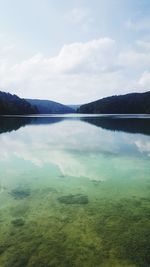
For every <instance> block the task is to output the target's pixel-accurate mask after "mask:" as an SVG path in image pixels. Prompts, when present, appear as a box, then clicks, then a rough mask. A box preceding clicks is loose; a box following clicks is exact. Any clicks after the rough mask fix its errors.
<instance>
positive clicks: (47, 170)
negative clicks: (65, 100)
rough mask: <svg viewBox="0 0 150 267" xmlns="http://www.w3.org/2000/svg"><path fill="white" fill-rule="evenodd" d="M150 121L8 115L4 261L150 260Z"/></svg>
mask: <svg viewBox="0 0 150 267" xmlns="http://www.w3.org/2000/svg"><path fill="white" fill-rule="evenodd" d="M149 219H150V117H148V116H137V117H135V116H88V115H87V116H86V115H85V116H81V115H78V116H75V115H70V116H63V115H62V116H45V117H42V116H41V117H5V118H2V117H1V118H0V267H25V266H27V267H31V266H35V267H99V266H100V267H137V266H139V267H148V266H150V259H149V249H150V243H149V242H150V220H149Z"/></svg>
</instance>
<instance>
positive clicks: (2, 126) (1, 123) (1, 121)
mask: <svg viewBox="0 0 150 267" xmlns="http://www.w3.org/2000/svg"><path fill="white" fill-rule="evenodd" d="M63 119H64V118H61V117H56V118H55V117H51V118H50V117H0V134H1V133H5V132H11V131H13V130H15V131H17V130H18V129H19V128H21V127H24V126H25V125H29V124H30V125H32V124H34V125H35V124H52V123H57V122H60V121H61V120H63Z"/></svg>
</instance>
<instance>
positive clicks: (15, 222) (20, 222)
mask: <svg viewBox="0 0 150 267" xmlns="http://www.w3.org/2000/svg"><path fill="white" fill-rule="evenodd" d="M11 224H12V225H13V226H15V227H20V226H23V225H24V224H25V221H24V220H23V219H22V218H17V219H15V220H12V221H11Z"/></svg>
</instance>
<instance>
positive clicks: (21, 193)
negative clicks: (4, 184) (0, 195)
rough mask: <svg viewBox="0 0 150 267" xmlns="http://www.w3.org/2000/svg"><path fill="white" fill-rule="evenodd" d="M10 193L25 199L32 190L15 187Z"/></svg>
mask: <svg viewBox="0 0 150 267" xmlns="http://www.w3.org/2000/svg"><path fill="white" fill-rule="evenodd" d="M10 195H11V196H12V197H13V198H14V199H24V198H26V197H29V196H30V190H29V189H20V188H16V189H13V190H12V191H11V192H10Z"/></svg>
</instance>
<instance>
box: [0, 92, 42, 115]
mask: <svg viewBox="0 0 150 267" xmlns="http://www.w3.org/2000/svg"><path fill="white" fill-rule="evenodd" d="M35 113H38V110H37V108H36V107H35V106H32V105H31V104H30V103H29V102H27V101H26V100H24V99H21V98H19V97H18V96H17V95H12V94H9V93H5V92H1V91H0V115H18V114H20V115H23V114H35Z"/></svg>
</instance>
